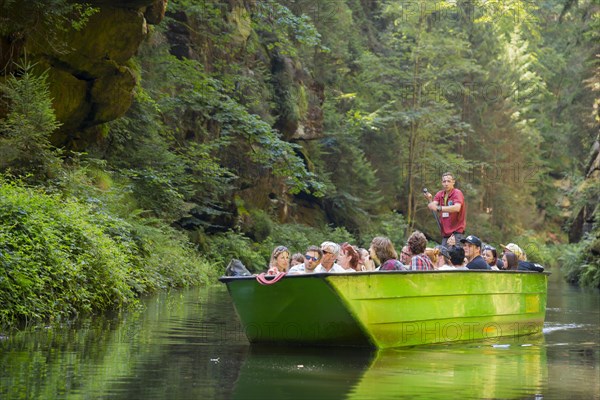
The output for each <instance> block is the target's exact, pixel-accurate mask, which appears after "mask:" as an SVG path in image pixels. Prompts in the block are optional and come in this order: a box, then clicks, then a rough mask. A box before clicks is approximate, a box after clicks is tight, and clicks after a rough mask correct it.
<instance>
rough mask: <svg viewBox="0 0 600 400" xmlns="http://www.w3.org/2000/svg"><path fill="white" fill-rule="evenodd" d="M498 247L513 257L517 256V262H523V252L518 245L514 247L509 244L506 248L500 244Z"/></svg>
mask: <svg viewBox="0 0 600 400" xmlns="http://www.w3.org/2000/svg"><path fill="white" fill-rule="evenodd" d="M500 246H502V247H504V248H505V249H506V250H508V251H510V252H511V253H513V254H514V255H515V256H517V258H518V259H519V260H522V261H525V258H526V256H525V252H524V251H523V249H521V248H520V247H519V246H518V245H516V244H514V243H509V244H507V245H506V246H505V245H503V244H501V245H500Z"/></svg>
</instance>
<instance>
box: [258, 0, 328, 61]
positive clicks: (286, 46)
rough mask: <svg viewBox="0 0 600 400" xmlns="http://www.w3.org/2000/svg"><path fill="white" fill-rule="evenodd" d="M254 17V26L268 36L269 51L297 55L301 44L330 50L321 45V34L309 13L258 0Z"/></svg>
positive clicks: (267, 0)
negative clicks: (293, 10) (295, 12)
mask: <svg viewBox="0 0 600 400" xmlns="http://www.w3.org/2000/svg"><path fill="white" fill-rule="evenodd" d="M254 17H255V18H254V19H253V20H252V21H253V27H254V29H255V30H257V31H259V33H261V34H262V35H265V36H266V37H267V38H268V39H267V41H266V46H267V49H268V50H269V51H276V52H277V53H279V54H280V55H288V56H296V55H297V49H298V47H300V45H305V46H309V47H319V48H320V49H321V50H322V51H327V50H328V49H327V48H326V47H322V46H320V43H321V35H320V33H319V32H318V31H317V29H316V28H315V26H314V25H313V24H312V21H311V19H310V17H309V16H308V15H306V14H301V15H295V14H294V13H293V12H292V11H291V10H290V9H289V8H288V7H286V6H285V5H282V4H280V3H279V2H277V1H274V0H265V1H260V2H258V3H257V5H256V11H255V14H254Z"/></svg>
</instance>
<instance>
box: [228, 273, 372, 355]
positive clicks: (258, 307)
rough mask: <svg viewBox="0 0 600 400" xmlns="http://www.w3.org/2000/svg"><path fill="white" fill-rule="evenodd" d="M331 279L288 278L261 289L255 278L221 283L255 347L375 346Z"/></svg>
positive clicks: (319, 276)
mask: <svg viewBox="0 0 600 400" xmlns="http://www.w3.org/2000/svg"><path fill="white" fill-rule="evenodd" d="M326 275H327V274H319V275H302V276H300V275H299V276H295V277H286V278H284V279H282V280H281V281H279V282H277V283H275V284H273V285H267V286H263V285H260V284H259V283H258V282H257V281H256V280H255V279H254V278H253V277H252V278H221V280H223V281H224V282H225V283H227V289H228V290H229V294H230V295H231V297H232V299H233V303H234V305H235V309H236V311H237V313H238V316H239V317H240V320H241V322H242V327H243V328H244V331H245V333H246V336H247V337H248V340H250V342H252V343H261V342H265V343H292V344H302V343H305V344H313V345H342V346H373V344H372V343H371V342H370V339H369V336H368V334H366V332H364V330H363V328H362V326H361V325H360V324H359V323H358V321H357V320H356V318H354V316H352V315H351V314H350V313H349V310H348V308H346V306H345V305H344V303H343V302H342V301H340V298H339V295H338V294H337V293H336V292H335V291H334V290H333V288H332V287H331V285H330V284H329V282H327V280H325V279H323V278H324V276H326Z"/></svg>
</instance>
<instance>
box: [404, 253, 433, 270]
mask: <svg viewBox="0 0 600 400" xmlns="http://www.w3.org/2000/svg"><path fill="white" fill-rule="evenodd" d="M410 269H411V271H432V270H433V269H434V268H433V263H432V262H431V260H430V259H429V257H427V256H426V255H424V254H419V255H416V256H413V258H412V260H411V261H410Z"/></svg>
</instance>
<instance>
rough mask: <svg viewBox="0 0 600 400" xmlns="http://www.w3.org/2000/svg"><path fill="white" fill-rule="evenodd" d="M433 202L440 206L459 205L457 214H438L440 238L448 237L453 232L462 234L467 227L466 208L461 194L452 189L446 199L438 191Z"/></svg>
mask: <svg viewBox="0 0 600 400" xmlns="http://www.w3.org/2000/svg"><path fill="white" fill-rule="evenodd" d="M433 201H437V202H438V204H439V205H440V206H452V205H454V204H460V205H461V207H460V211H459V212H452V213H449V212H439V216H440V222H441V224H442V236H443V237H449V236H450V235H452V234H453V233H454V232H460V233H464V232H465V228H466V226H467V207H466V205H465V197H464V196H463V194H462V192H461V191H460V190H459V189H456V188H454V189H452V190H451V191H450V194H449V195H448V197H446V192H445V191H443V190H440V191H439V192H437V193H436V195H435V197H434V198H433Z"/></svg>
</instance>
